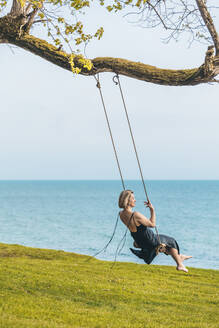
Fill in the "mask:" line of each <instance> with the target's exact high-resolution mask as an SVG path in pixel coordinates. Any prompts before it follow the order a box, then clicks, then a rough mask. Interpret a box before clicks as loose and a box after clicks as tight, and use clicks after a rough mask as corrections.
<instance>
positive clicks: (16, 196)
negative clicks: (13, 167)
mask: <svg viewBox="0 0 219 328" xmlns="http://www.w3.org/2000/svg"><path fill="white" fill-rule="evenodd" d="M126 187H127V188H129V189H132V190H134V191H135V196H136V199H137V202H136V210H138V211H142V212H143V213H145V209H144V206H143V201H144V193H143V189H142V185H141V183H140V181H128V182H127V185H126ZM147 189H148V193H149V197H150V199H151V202H152V204H153V205H154V206H155V209H156V213H157V225H158V229H159V232H160V233H164V234H169V235H170V236H173V237H175V239H176V240H177V241H178V243H179V245H180V249H181V252H182V253H185V254H188V255H193V259H191V260H189V262H188V265H189V266H193V267H200V268H212V269H219V255H218V253H217V252H218V244H219V243H218V241H219V238H218V228H219V181H149V182H147ZM120 191H121V183H120V181H0V242H2V243H13V244H21V245H26V246H32V247H40V248H51V249H62V250H65V251H70V252H76V253H81V254H89V255H92V254H94V253H95V252H97V251H98V250H99V249H101V248H102V247H103V246H104V245H105V244H106V243H107V241H108V240H109V238H110V237H111V234H112V231H113V228H114V225H115V221H116V217H117V213H118V207H117V198H118V195H119V193H120ZM146 215H149V212H148V211H146ZM124 232H125V227H124V226H123V225H122V223H121V222H120V223H119V225H118V228H117V231H116V234H115V237H114V239H113V242H112V243H111V244H110V246H109V248H108V249H107V251H106V252H104V253H102V254H100V255H99V257H98V258H100V259H105V260H114V256H115V250H116V248H117V245H118V243H119V241H120V240H121V238H122V236H123V234H124ZM130 246H132V239H131V237H130V235H129V234H128V235H127V240H126V243H125V245H124V248H123V249H122V250H121V253H120V255H119V256H118V261H129V262H138V263H143V262H142V261H140V260H138V259H137V258H136V257H135V256H134V255H132V254H131V252H130V251H129V247H130ZM153 263H154V264H166V265H173V264H174V263H173V261H172V260H171V258H170V257H169V256H168V257H167V256H165V255H163V254H162V255H159V256H158V257H157V258H156V259H155V261H154V262H153Z"/></svg>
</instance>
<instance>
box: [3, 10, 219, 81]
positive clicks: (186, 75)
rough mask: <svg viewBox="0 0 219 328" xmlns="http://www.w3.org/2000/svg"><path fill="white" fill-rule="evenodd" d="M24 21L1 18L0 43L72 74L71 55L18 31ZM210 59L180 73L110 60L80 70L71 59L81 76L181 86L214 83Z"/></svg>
mask: <svg viewBox="0 0 219 328" xmlns="http://www.w3.org/2000/svg"><path fill="white" fill-rule="evenodd" d="M23 19H24V17H23V15H20V16H18V17H14V16H12V15H7V16H4V17H2V18H0V40H5V41H7V42H8V43H10V44H13V45H16V46H18V47H20V48H22V49H25V50H27V51H30V52H31V53H33V54H35V55H38V56H40V57H42V58H43V59H46V60H48V61H49V62H51V63H53V64H55V65H58V66H60V67H62V68H64V69H66V70H69V71H71V66H70V64H69V59H70V54H67V53H66V52H64V51H58V49H57V48H56V47H55V46H53V45H51V44H49V43H48V42H47V41H45V40H41V39H39V38H36V37H34V36H32V35H29V34H28V33H26V32H25V31H23V30H22V29H21V27H22V26H24V24H23ZM206 58H207V56H206ZM209 58H210V60H211V62H210V64H211V65H208V67H207V68H208V69H206V68H205V67H206V65H207V64H208V62H209V61H208V58H207V59H205V64H203V65H201V66H200V67H197V68H192V69H180V70H173V69H162V68H157V67H155V66H150V65H146V64H143V63H140V62H133V61H130V60H126V59H121V58H112V57H98V58H94V59H92V60H91V61H92V64H93V68H92V69H91V70H90V71H88V70H87V69H85V68H83V67H82V65H81V64H80V62H79V60H78V58H77V56H76V57H75V58H74V63H75V66H78V67H80V68H81V69H82V70H81V73H80V74H82V75H86V76H90V75H94V74H97V73H101V72H114V73H117V74H121V75H125V76H128V77H131V78H134V79H138V80H142V81H146V82H150V83H155V84H160V85H168V86H184V85H197V84H200V83H207V82H213V78H214V77H215V76H216V75H217V74H218V73H219V56H216V57H214V58H212V56H211V57H209ZM206 63H207V64H206ZM209 67H210V68H209Z"/></svg>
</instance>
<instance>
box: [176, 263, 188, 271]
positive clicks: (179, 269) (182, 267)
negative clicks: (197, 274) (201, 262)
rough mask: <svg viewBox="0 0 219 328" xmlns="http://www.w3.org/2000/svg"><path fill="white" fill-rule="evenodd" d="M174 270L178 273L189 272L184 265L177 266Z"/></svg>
mask: <svg viewBox="0 0 219 328" xmlns="http://www.w3.org/2000/svg"><path fill="white" fill-rule="evenodd" d="M176 270H178V271H184V272H189V270H188V269H186V267H185V266H184V265H178V266H177V267H176Z"/></svg>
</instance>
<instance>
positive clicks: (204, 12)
mask: <svg viewBox="0 0 219 328" xmlns="http://www.w3.org/2000/svg"><path fill="white" fill-rule="evenodd" d="M196 3H197V6H198V9H199V11H200V14H201V16H202V19H203V21H204V23H205V26H206V27H207V29H208V31H209V33H210V35H211V37H212V40H213V42H214V46H215V51H216V56H219V35H218V33H217V31H216V28H215V26H214V22H213V19H212V18H211V15H210V13H209V11H208V8H207V6H206V4H205V3H206V2H205V1H204V0H196Z"/></svg>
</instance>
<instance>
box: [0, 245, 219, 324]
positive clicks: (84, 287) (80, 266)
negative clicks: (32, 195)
mask: <svg viewBox="0 0 219 328" xmlns="http://www.w3.org/2000/svg"><path fill="white" fill-rule="evenodd" d="M87 259H89V257H88V256H83V255H78V254H74V253H66V252H63V251H53V250H43V249H36V248H29V247H23V246H18V245H5V244H0V327H1V328H9V327H10V328H12V327H13V328H23V327H28V328H33V327H36V328H41V327H42V328H46V327H52V328H56V327H60V328H61V327H62V328H64V327H74V328H79V327H80V328H85V327H86V328H93V327H101V328H108V327H113V328H117V327H120V328H122V327H124V328H128V327H133V328H140V327H141V328H145V327H146V328H172V327H174V328H207V327H208V328H213V327H215V328H216V327H218V321H219V316H218V309H219V306H218V286H219V271H217V270H204V269H194V268H190V270H189V274H185V273H183V272H177V271H176V270H175V267H170V266H158V265H150V266H148V265H143V264H142V265H140V264H134V263H119V262H117V263H116V265H115V266H114V267H113V269H111V265H112V263H111V262H105V261H99V260H96V259H91V260H90V261H87Z"/></svg>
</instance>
